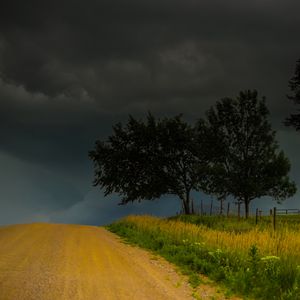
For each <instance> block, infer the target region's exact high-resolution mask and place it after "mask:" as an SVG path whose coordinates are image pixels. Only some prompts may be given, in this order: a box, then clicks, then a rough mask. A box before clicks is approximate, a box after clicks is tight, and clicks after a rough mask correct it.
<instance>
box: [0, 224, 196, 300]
mask: <svg viewBox="0 0 300 300" xmlns="http://www.w3.org/2000/svg"><path fill="white" fill-rule="evenodd" d="M191 294H192V289H191V288H190V287H189V286H188V284H187V282H186V278H184V277H183V276H182V275H179V274H177V273H176V272H175V270H174V268H173V267H172V266H171V265H170V264H169V263H167V262H166V261H164V260H163V259H161V258H156V257H154V256H153V255H152V254H150V253H148V252H147V251H144V250H142V249H139V248H137V247H133V246H130V245H126V244H124V243H123V242H121V241H120V240H119V238H118V237H116V236H115V235H114V234H112V233H110V232H108V231H107V230H106V229H104V228H101V227H95V226H81V225H64V224H47V223H34V224H25V225H12V226H3V227H0V299H1V300H18V299H22V300H48V299H49V300H60V299H66V300H68V299H70V300H77V299H82V300H106V299H118V300H123V299H130V300H132V299H138V300H143V299H151V300H160V299H163V300H168V299H172V300H176V299H178V300H179V299H180V300H183V299H193V298H192V296H191Z"/></svg>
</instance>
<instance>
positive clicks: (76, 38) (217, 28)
mask: <svg viewBox="0 0 300 300" xmlns="http://www.w3.org/2000/svg"><path fill="white" fill-rule="evenodd" d="M299 11H300V2H299V1H298V0H280V1H279V0H277V1H276V0H272V1H271V0H253V1H241V0H227V1H216V0H204V1H203V0H202V1H200V0H185V1H182V0H181V1H179V0H159V1H158V0H151V1H150V0H148V1H146V0H127V1H124V0H117V1H111V0H110V1H108V0H107V1H103V0H97V1H96V0H88V1H76V0H72V1H66V0H60V1H32V0H28V1H13V0H12V1H1V2H0V125H1V126H0V191H1V193H0V224H11V223H23V222H32V221H49V222H72V223H84V224H104V223H108V222H111V221H112V220H114V219H116V218H119V217H120V216H122V215H125V214H128V213H143V212H147V213H151V214H158V215H169V214H174V213H175V212H176V211H178V209H179V201H178V200H177V199H176V198H174V197H164V198H163V199H161V200H159V201H155V202H153V203H152V202H145V203H141V204H134V205H131V204H129V205H128V206H125V207H124V206H118V205H117V203H118V201H119V198H118V196H117V195H112V196H109V197H107V198H104V197H103V195H102V193H101V191H100V190H98V189H97V188H94V187H93V186H92V180H93V168H92V164H91V162H90V161H89V159H88V156H87V155H88V151H89V150H91V149H92V148H93V147H94V142H95V140H96V139H105V138H106V137H107V136H108V135H109V134H110V133H111V126H112V125H113V124H115V123H117V122H119V121H125V120H126V118H127V116H128V114H129V113H130V114H133V115H135V116H143V115H145V114H146V112H147V111H148V110H151V111H152V112H153V113H154V114H155V115H157V116H172V115H174V114H178V113H183V114H184V117H185V119H186V120H188V121H192V122H193V121H195V120H196V119H197V118H199V117H201V116H203V114H204V112H205V111H206V110H207V109H208V108H209V107H210V106H211V105H213V104H214V103H215V101H216V100H219V99H220V98H222V97H225V96H229V97H234V96H236V95H237V94H238V93H239V91H240V90H244V89H257V90H258V92H259V95H260V96H263V95H264V96H266V98H267V105H268V107H269V109H270V111H271V116H270V119H271V122H272V124H273V127H274V129H276V130H277V132H278V135H277V138H278V140H279V141H280V145H281V148H283V149H284V150H285V152H286V154H287V156H288V157H289V158H290V160H291V162H292V172H291V177H292V179H293V180H295V181H296V182H297V184H298V186H299V187H300V171H299V170H300V158H299V153H300V133H297V132H295V131H294V130H292V129H289V128H285V127H284V126H283V125H282V122H283V120H284V119H285V118H286V117H287V116H288V115H289V113H290V112H291V111H292V110H293V109H294V107H293V105H292V104H291V103H290V102H289V101H288V100H287V99H286V96H285V95H286V94H287V93H288V91H289V90H288V80H289V79H290V78H291V76H292V75H293V73H294V69H295V65H296V60H297V59H298V58H300V18H299ZM195 197H196V198H197V199H199V198H201V197H203V195H201V194H200V195H195ZM203 199H206V200H207V201H209V199H208V198H207V197H204V198H203ZM259 205H260V206H264V207H267V205H271V202H270V201H267V202H266V204H263V205H262V204H259V200H256V201H255V203H253V207H254V206H259ZM285 206H286V207H289V208H300V193H297V195H296V196H295V197H294V198H293V199H290V200H287V201H286V203H285Z"/></svg>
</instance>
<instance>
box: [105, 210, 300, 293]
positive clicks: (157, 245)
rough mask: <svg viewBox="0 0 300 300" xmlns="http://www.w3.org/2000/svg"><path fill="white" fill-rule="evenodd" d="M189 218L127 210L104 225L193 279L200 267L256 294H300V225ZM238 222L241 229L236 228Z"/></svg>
mask: <svg viewBox="0 0 300 300" xmlns="http://www.w3.org/2000/svg"><path fill="white" fill-rule="evenodd" d="M189 218H190V217H189ZM188 221H190V222H193V221H195V220H188V219H186V220H185V222H182V221H180V220H172V219H171V220H170V219H169V220H162V219H159V218H155V217H150V216H129V217H126V218H124V219H122V220H120V221H119V222H116V223H114V224H112V225H110V227H109V228H110V229H111V230H112V231H114V232H116V233H118V234H119V235H121V236H123V237H125V238H127V239H128V240H129V241H131V242H133V243H136V244H139V245H140V246H142V247H145V248H148V249H151V250H153V251H156V252H158V253H159V254H161V255H163V256H164V257H165V258H167V259H168V260H169V261H172V262H174V263H176V264H177V265H179V266H180V267H181V268H183V269H184V270H185V271H186V272H190V275H192V276H191V278H192V279H191V280H192V283H194V284H195V283H197V280H195V278H196V277H195V274H196V273H197V272H201V273H204V274H207V275H209V276H210V277H211V278H212V279H214V280H216V281H220V282H223V283H224V284H226V285H227V286H228V287H229V288H230V289H231V290H232V291H234V292H236V293H242V294H243V295H250V296H252V297H255V298H257V299H259V298H261V299H300V291H299V287H300V269H299V268H300V267H299V265H300V231H297V230H296V229H295V228H294V227H293V226H291V227H289V226H281V228H280V230H278V231H276V232H274V231H273V230H272V229H270V226H254V225H253V224H251V222H252V221H247V222H250V223H249V224H251V227H250V226H248V225H247V223H246V224H244V225H241V224H242V223H239V224H240V225H238V224H235V223H237V222H235V223H234V220H231V221H229V220H227V221H226V220H224V219H223V220H221V219H220V220H219V222H220V224H222V222H223V223H224V224H225V225H224V224H223V225H224V226H223V225H220V224H219V225H217V220H216V219H215V220H214V221H215V222H214V225H212V224H211V225H209V224H208V223H209V221H208V219H207V220H202V222H200V221H199V220H198V221H197V222H198V225H195V224H192V223H190V222H188ZM205 222H206V225H204V224H203V223H205ZM194 223H195V222H194ZM226 223H227V225H226ZM218 226H221V228H218ZM239 226H242V227H243V226H244V230H242V231H239V230H235V227H239Z"/></svg>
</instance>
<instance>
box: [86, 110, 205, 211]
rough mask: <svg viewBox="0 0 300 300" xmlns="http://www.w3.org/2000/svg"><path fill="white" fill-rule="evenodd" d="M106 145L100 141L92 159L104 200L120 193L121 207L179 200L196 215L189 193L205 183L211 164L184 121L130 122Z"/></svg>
mask: <svg viewBox="0 0 300 300" xmlns="http://www.w3.org/2000/svg"><path fill="white" fill-rule="evenodd" d="M113 131H114V132H113V134H112V135H111V136H110V137H109V138H108V140H107V141H106V142H102V141H97V142H96V147H95V149H94V150H93V151H91V152H90V154H89V156H90V158H91V159H92V160H93V162H94V166H95V181H94V185H99V186H100V187H101V188H103V189H104V190H105V195H108V194H110V193H113V192H115V193H118V194H120V195H121V196H122V201H121V204H126V203H128V202H130V201H141V200H153V199H155V198H159V197H160V196H161V195H163V194H174V195H177V196H178V197H179V198H180V199H181V201H182V206H183V209H184V212H185V213H186V214H189V213H191V212H192V201H191V199H190V192H191V191H192V190H193V189H195V190H199V188H200V187H201V186H204V184H201V183H203V182H204V181H205V180H206V177H207V173H208V172H207V165H208V159H207V157H206V156H205V155H204V153H205V151H204V149H203V147H202V146H201V143H199V140H198V139H197V136H196V135H195V130H194V129H193V128H192V127H191V126H190V125H188V124H187V123H186V122H184V121H183V120H182V118H181V116H176V117H174V118H165V119H162V120H156V119H155V118H154V117H153V115H151V114H148V116H147V120H146V122H143V121H141V120H136V119H134V118H133V117H132V116H130V117H129V120H128V123H127V124H126V125H125V126H122V124H120V123H119V124H117V125H116V126H114V127H113Z"/></svg>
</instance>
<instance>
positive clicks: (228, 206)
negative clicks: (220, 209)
mask: <svg viewBox="0 0 300 300" xmlns="http://www.w3.org/2000/svg"><path fill="white" fill-rule="evenodd" d="M229 208H230V202H228V204H227V218H228V217H229Z"/></svg>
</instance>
